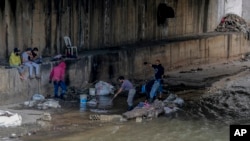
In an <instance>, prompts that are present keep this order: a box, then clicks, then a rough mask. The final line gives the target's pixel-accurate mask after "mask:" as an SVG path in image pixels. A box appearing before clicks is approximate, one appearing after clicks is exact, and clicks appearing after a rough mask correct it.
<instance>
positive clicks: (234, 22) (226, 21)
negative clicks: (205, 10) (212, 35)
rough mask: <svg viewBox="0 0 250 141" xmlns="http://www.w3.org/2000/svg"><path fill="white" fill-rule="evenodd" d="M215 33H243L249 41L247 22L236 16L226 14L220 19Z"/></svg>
mask: <svg viewBox="0 0 250 141" xmlns="http://www.w3.org/2000/svg"><path fill="white" fill-rule="evenodd" d="M215 31H218V32H243V33H245V34H246V35H247V39H249V32H250V31H249V27H248V24H247V22H246V21H245V20H244V19H243V18H241V17H240V16H238V15H236V14H227V15H226V16H225V17H223V18H222V19H221V22H220V24H219V25H218V26H217V28H216V29H215Z"/></svg>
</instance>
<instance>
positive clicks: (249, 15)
mask: <svg viewBox="0 0 250 141" xmlns="http://www.w3.org/2000/svg"><path fill="white" fill-rule="evenodd" d="M242 9H243V11H242V17H243V18H244V19H245V20H246V21H247V22H248V23H250V1H249V0H242Z"/></svg>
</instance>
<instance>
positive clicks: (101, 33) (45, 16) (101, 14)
mask: <svg viewBox="0 0 250 141" xmlns="http://www.w3.org/2000/svg"><path fill="white" fill-rule="evenodd" d="M160 3H166V4H167V6H169V7H171V8H173V10H174V12H175V17H174V18H169V19H167V24H165V25H163V26H158V25H157V7H158V5H159V4H160ZM206 4H209V0H202V1H200V0H165V1H164V0H119V1H116V0H74V1H72V0H22V1H19V0H1V1H0V12H1V13H0V15H2V16H1V19H0V31H1V33H0V47H1V48H2V49H1V50H0V56H1V57H2V58H3V57H4V58H7V57H8V56H9V54H10V52H11V51H12V50H13V48H14V47H19V48H20V49H21V50H24V49H26V48H27V47H34V46H36V47H38V48H39V50H40V51H41V52H42V54H43V55H44V56H53V55H56V54H58V53H63V52H64V48H65V45H64V40H63V37H64V36H65V35H67V36H69V37H70V38H71V41H72V44H73V45H76V46H77V47H78V50H79V51H84V50H89V49H103V48H109V47H115V46H121V45H127V44H135V43H138V42H144V41H149V40H150V41H152V40H164V39H167V38H168V37H173V36H182V35H185V34H197V33H202V32H203V31H204V32H205V31H209V30H211V29H207V27H208V25H206V23H205V18H202V17H204V16H209V15H207V13H206V10H207V9H206V8H208V7H209V6H206ZM205 6H206V7H205ZM204 7H205V8H204ZM203 9H204V10H203ZM211 22H213V21H211ZM207 24H209V23H207Z"/></svg>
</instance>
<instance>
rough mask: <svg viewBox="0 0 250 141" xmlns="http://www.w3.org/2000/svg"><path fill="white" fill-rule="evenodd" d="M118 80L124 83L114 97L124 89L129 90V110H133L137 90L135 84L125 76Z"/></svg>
mask: <svg viewBox="0 0 250 141" xmlns="http://www.w3.org/2000/svg"><path fill="white" fill-rule="evenodd" d="M118 81H119V82H120V83H122V85H121V87H120V88H119V90H118V91H117V92H116V93H115V95H114V98H115V97H116V96H117V95H118V94H120V93H121V92H122V91H128V98H127V103H128V111H131V110H132V109H133V100H134V96H135V92H136V90H135V88H134V86H133V84H132V83H131V82H130V81H129V80H125V79H124V77H123V76H120V77H118Z"/></svg>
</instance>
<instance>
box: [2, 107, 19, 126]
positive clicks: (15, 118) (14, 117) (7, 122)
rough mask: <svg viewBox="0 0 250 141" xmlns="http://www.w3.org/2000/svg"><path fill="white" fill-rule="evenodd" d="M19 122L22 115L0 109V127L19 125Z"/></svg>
mask: <svg viewBox="0 0 250 141" xmlns="http://www.w3.org/2000/svg"><path fill="white" fill-rule="evenodd" d="M21 124H22V117H21V116H20V115H18V114H16V113H15V114H14V113H11V112H9V111H1V110H0V127H15V126H21Z"/></svg>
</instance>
